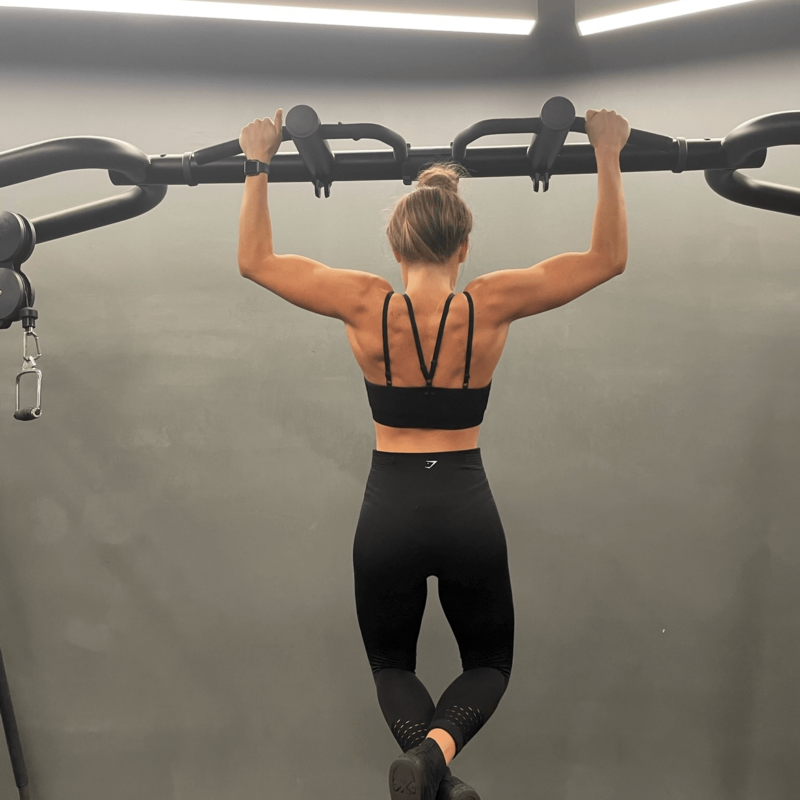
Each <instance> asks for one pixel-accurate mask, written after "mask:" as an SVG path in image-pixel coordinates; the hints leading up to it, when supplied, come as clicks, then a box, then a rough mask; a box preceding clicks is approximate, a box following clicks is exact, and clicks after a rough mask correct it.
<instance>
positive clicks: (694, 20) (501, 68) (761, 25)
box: [0, 0, 800, 81]
mask: <svg viewBox="0 0 800 800" xmlns="http://www.w3.org/2000/svg"><path fill="white" fill-rule="evenodd" d="M251 1H252V0H251ZM295 1H296V0H292V2H295ZM238 2H242V0H238ZM300 2H303V3H304V4H306V5H310V6H317V7H320V6H326V7H346V8H358V7H362V8H370V9H373V10H401V9H404V10H406V11H410V10H419V11H422V10H425V11H427V12H428V13H430V12H431V11H433V10H439V11H450V12H452V11H454V10H458V11H459V13H462V14H464V13H469V14H476V15H479V14H492V15H496V16H501V15H502V16H523V17H528V18H530V17H533V18H537V19H538V21H539V22H538V24H537V27H536V30H535V31H534V33H533V35H532V36H530V37H517V36H480V35H474V34H443V33H428V32H424V33H421V32H417V31H387V30H375V29H369V30H364V29H353V28H342V27H328V26H313V25H286V24H284V25H277V24H275V25H271V24H263V23H243V22H229V21H222V22H221V21H216V20H187V19H177V18H165V17H146V16H141V17H140V16H133V15H131V16H128V15H116V14H92V13H82V12H54V11H47V12H42V11H25V10H19V9H0V67H3V66H4V67H12V66H15V65H21V66H22V65H29V66H38V67H46V68H58V67H61V66H69V67H87V68H102V69H109V68H115V67H118V68H121V69H125V70H134V71H157V72H172V71H187V70H188V71H192V72H193V73H202V74H205V73H208V74H213V75H214V76H225V75H234V76H235V75H237V74H271V75H275V74H280V75H296V76H298V77H311V78H321V79H325V78H364V77H369V78H373V79H392V80H397V81H404V80H415V81H416V80H425V79H426V78H431V77H435V78H436V79H437V80H439V79H447V80H464V81H474V80H494V79H514V78H516V79H528V78H530V77H532V76H536V75H548V74H570V73H576V72H581V73H585V72H586V71H591V72H592V73H593V74H596V73H598V72H603V71H618V70H630V69H636V68H642V67H647V66H655V65H665V64H676V63H679V64H683V65H685V64H691V63H694V62H703V61H708V60H716V59H726V58H732V57H736V56H738V55H741V56H744V55H747V54H750V53H757V52H769V51H775V50H780V49H798V52H800V0H756V1H755V2H752V3H745V4H743V5H739V6H732V7H729V8H723V9H719V10H717V11H713V12H705V13H700V14H693V15H690V16H685V17H681V18H677V19H673V20H668V21H664V22H660V23H655V24H650V25H640V26H637V27H632V28H627V29H623V30H619V31H613V32H609V33H605V34H599V35H596V36H590V37H585V38H584V37H581V36H580V35H579V34H578V32H577V30H576V28H575V17H576V15H577V19H578V20H580V19H585V18H590V17H591V16H597V15H598V14H604V13H610V12H613V11H619V10H623V9H624V8H626V7H630V5H631V0H575V2H573V0H538V3H537V2H536V0H495V1H494V2H493V3H492V5H491V6H489V5H487V0H431V1H430V2H429V0H402V2H401V0H372V2H369V3H366V2H359V0H352V1H350V0H337V2H325V0H300ZM432 2H434V3H435V4H436V5H432ZM283 4H287V5H288V0H283ZM647 4H650V5H652V4H654V3H652V1H651V0H638V2H636V3H635V5H636V6H637V7H641V6H642V5H647ZM798 75H799V76H800V61H799V62H798Z"/></svg>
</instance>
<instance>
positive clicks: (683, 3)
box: [578, 0, 753, 36]
mask: <svg viewBox="0 0 800 800" xmlns="http://www.w3.org/2000/svg"><path fill="white" fill-rule="evenodd" d="M752 2H753V0H677V1H676V2H674V3H662V4H660V5H657V6H650V7H649V8H637V9H635V10H634V11H623V12H622V13H621V14H610V15H609V16H607V17H597V18H596V19H587V20H586V21H585V22H579V23H578V29H579V30H580V32H581V34H582V35H583V36H589V35H590V34H592V33H603V32H604V31H613V30H616V29H617V28H628V27H630V26H631V25H643V24H644V23H646V22H656V21H657V20H661V19H672V17H682V16H683V15H684V14H695V13H697V12H698V11H710V10H711V9H713V8H724V7H725V6H737V5H739V4H741V3H752Z"/></svg>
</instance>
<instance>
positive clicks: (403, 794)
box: [389, 760, 422, 800]
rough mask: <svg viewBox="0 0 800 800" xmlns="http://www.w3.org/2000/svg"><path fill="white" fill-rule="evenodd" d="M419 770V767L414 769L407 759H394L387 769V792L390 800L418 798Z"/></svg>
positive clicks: (414, 799)
mask: <svg viewBox="0 0 800 800" xmlns="http://www.w3.org/2000/svg"><path fill="white" fill-rule="evenodd" d="M420 766H422V765H420ZM420 772H421V770H420V769H414V764H412V763H410V762H408V761H400V760H398V761H395V762H394V764H392V767H391V769H390V770H389V793H390V794H391V796H392V800H419V797H420V794H419V789H420V777H421V776H420V774H419V773H420Z"/></svg>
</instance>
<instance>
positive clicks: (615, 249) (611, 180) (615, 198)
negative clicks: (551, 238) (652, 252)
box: [591, 149, 628, 267]
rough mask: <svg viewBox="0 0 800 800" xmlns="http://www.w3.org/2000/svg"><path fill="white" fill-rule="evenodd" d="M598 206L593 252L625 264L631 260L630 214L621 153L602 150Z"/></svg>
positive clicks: (599, 160)
mask: <svg viewBox="0 0 800 800" xmlns="http://www.w3.org/2000/svg"><path fill="white" fill-rule="evenodd" d="M596 158H597V209H596V210H595V215H594V226H593V228H592V246H591V249H592V252H595V253H598V254H600V255H602V256H604V257H605V258H608V259H609V260H611V261H613V262H614V263H615V264H618V265H620V266H623V267H624V266H625V263H626V262H627V260H628V215H627V212H626V210H625V194H624V192H623V188H622V172H621V170H620V166H619V153H618V152H616V151H615V150H603V149H598V150H597V151H596Z"/></svg>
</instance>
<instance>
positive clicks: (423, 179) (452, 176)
mask: <svg viewBox="0 0 800 800" xmlns="http://www.w3.org/2000/svg"><path fill="white" fill-rule="evenodd" d="M461 170H463V167H462V168H461ZM463 174H466V170H463V172H461V171H459V167H458V166H456V165H455V164H434V165H433V166H432V167H428V169H426V170H423V171H422V172H420V174H419V177H418V178H417V188H419V187H422V186H430V187H438V188H440V189H444V190H445V191H447V192H453V193H455V194H458V181H459V178H461V177H462V175H463Z"/></svg>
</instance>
